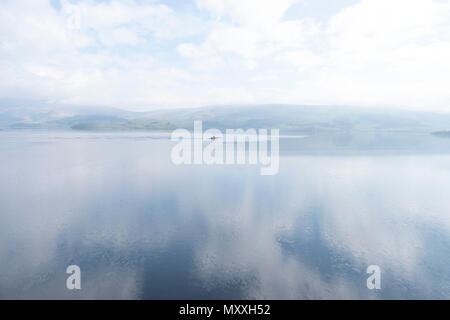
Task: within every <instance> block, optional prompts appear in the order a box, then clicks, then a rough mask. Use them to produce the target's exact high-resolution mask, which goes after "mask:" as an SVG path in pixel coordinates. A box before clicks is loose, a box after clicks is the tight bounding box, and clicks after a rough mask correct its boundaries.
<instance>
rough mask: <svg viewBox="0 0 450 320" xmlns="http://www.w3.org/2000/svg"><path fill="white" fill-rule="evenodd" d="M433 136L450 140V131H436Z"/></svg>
mask: <svg viewBox="0 0 450 320" xmlns="http://www.w3.org/2000/svg"><path fill="white" fill-rule="evenodd" d="M431 134H432V135H435V136H438V137H443V138H450V131H436V132H432V133H431Z"/></svg>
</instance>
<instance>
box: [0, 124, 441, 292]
mask: <svg viewBox="0 0 450 320" xmlns="http://www.w3.org/2000/svg"><path fill="white" fill-rule="evenodd" d="M173 145H174V143H173V142H171V141H170V140H168V139H167V137H166V136H165V135H164V134H154V133H79V132H39V131H38V132H27V131H19V132H7V131H6V132H0V161H1V162H0V163H1V166H0V299H17V298H19V299H22V298H31V299H35V298H39V299H51V298H57V299H79V298H83V299H203V298H205V299H220V298H222V299H250V298H251V299H253V298H256V299H330V298H331V299H353V298H356V299H399V298H401V299H417V298H425V299H429V298H436V299H444V298H446V299H450V267H449V266H450V139H444V138H439V137H434V136H431V135H427V134H415V135H412V134H391V135H386V134H385V135H376V134H362V135H358V136H354V135H350V134H342V135H338V136H332V137H303V138H301V137H298V138H295V137H289V138H284V139H281V141H280V154H281V158H280V169H279V173H278V174H277V175H274V176H261V175H260V174H259V173H260V172H259V169H260V167H259V166H255V165H241V166H238V165H228V166H206V165H199V166H186V165H182V166H175V165H174V164H172V162H171V159H170V151H171V148H172V147H173ZM72 264H75V265H78V266H80V268H81V272H82V289H81V290H80V291H69V290H67V289H66V279H67V277H68V275H67V274H66V268H67V266H69V265H72ZM369 265H378V266H379V267H380V268H381V286H382V289H381V290H369V289H367V286H366V279H367V277H368V276H369V275H368V274H367V273H366V269H367V267H368V266H369Z"/></svg>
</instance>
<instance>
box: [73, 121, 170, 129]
mask: <svg viewBox="0 0 450 320" xmlns="http://www.w3.org/2000/svg"><path fill="white" fill-rule="evenodd" d="M71 128H72V129H74V130H83V131H152V130H174V129H176V128H177V126H176V125H175V124H173V123H171V122H169V121H161V120H133V121H125V122H114V123H80V124H76V125H74V126H72V127H71Z"/></svg>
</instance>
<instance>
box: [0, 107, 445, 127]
mask: <svg viewBox="0 0 450 320" xmlns="http://www.w3.org/2000/svg"><path fill="white" fill-rule="evenodd" d="M195 120H202V121H203V126H204V128H217V129H221V130H223V129H226V128H243V129H246V128H279V129H280V130H282V131H284V132H300V133H314V132H342V131H345V132H346V131H394V132H398V131H409V132H439V131H446V130H450V114H439V113H431V112H419V111H407V110H394V109H375V108H363V107H343V106H301V105H299V106H297V105H241V106H239V105H232V106H210V107H202V108H191V109H187V108H185V109H165V110H155V111H151V112H132V111H125V110H120V109H115V108H105V107H76V106H61V107H58V106H54V105H43V106H36V105H31V106H30V105H28V104H27V105H25V106H22V107H21V106H18V105H13V106H8V105H4V103H1V102H0V126H1V127H2V128H5V129H67V130H70V129H74V130H90V131H130V130H173V129H174V128H187V129H192V127H193V122H194V121H195Z"/></svg>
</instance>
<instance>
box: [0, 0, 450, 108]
mask: <svg viewBox="0 0 450 320" xmlns="http://www.w3.org/2000/svg"><path fill="white" fill-rule="evenodd" d="M0 72H1V77H0V99H8V100H14V99H30V100H40V101H49V102H54V103H58V104H61V103H66V104H80V105H105V106H115V107H121V108H125V109H132V110H147V109H152V108H161V107H171V106H177V107H183V106H202V105H213V104H235V103H239V104H242V103H243V104H254V103H290V104H327V105H330V104H332V105H360V106H383V107H386V106H394V107H403V108H411V109H425V110H435V111H448V112H450V0H440V1H439V0H436V1H432V0H362V1H357V0H332V1H331V0H192V1H187V0H186V1H180V0H167V1H156V0H154V1H145V0H122V1H119V0H111V1H91V0H85V1H67V0H52V1H48V0H33V1H29V0H1V1H0Z"/></svg>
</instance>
